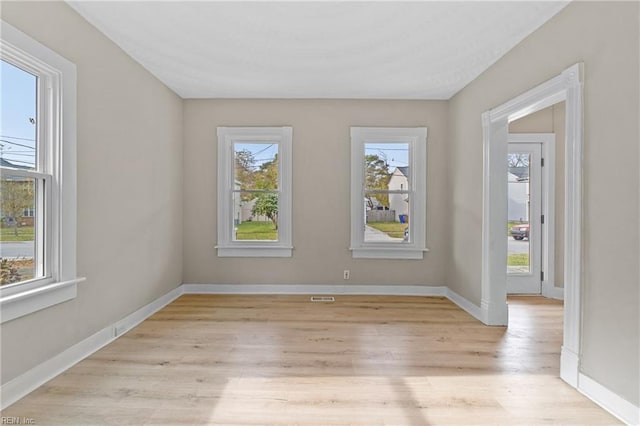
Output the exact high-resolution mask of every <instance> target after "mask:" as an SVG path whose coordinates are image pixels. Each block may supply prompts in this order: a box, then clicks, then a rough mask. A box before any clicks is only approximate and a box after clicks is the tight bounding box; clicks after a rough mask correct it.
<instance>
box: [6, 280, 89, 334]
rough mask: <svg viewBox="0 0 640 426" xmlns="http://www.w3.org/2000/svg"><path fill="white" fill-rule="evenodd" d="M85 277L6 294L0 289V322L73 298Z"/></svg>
mask: <svg viewBox="0 0 640 426" xmlns="http://www.w3.org/2000/svg"><path fill="white" fill-rule="evenodd" d="M85 279H86V278H76V279H73V280H69V281H63V282H56V283H52V284H47V285H42V286H38V287H35V288H32V289H27V290H24V291H15V292H11V294H7V293H9V292H7V291H0V311H1V312H2V314H1V315H0V324H1V323H5V322H7V321H11V320H13V319H16V318H20V317H22V316H25V315H29V314H31V313H33V312H36V311H39V310H42V309H45V308H48V307H50V306H53V305H57V304H59V303H62V302H66V301H68V300H71V299H75V297H76V295H77V284H78V283H79V282H82V281H84V280H85ZM3 290H5V289H3ZM6 290H8V289H6ZM11 290H13V289H11Z"/></svg>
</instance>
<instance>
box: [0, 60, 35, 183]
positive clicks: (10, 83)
mask: <svg viewBox="0 0 640 426" xmlns="http://www.w3.org/2000/svg"><path fill="white" fill-rule="evenodd" d="M0 76H1V80H0V87H2V90H0V162H1V163H2V166H3V167H13V168H18V169H30V170H33V169H35V168H36V164H37V162H36V127H37V126H36V119H37V117H36V111H37V98H36V90H37V82H38V78H37V77H36V76H34V75H32V74H30V73H28V72H26V71H23V70H21V69H20V68H17V67H15V66H13V65H11V64H10V63H8V62H5V61H0Z"/></svg>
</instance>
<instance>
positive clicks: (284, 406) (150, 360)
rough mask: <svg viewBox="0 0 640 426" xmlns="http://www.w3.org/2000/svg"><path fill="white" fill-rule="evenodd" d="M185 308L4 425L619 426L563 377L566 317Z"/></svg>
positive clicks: (204, 302) (367, 299)
mask: <svg viewBox="0 0 640 426" xmlns="http://www.w3.org/2000/svg"><path fill="white" fill-rule="evenodd" d="M509 312H510V326H509V328H508V329H507V328H504V327H486V326H483V325H482V324H480V323H479V322H478V321H476V320H475V319H473V318H472V317H470V316H469V315H468V314H466V313H465V312H463V311H462V310H460V309H459V308H458V307H456V306H455V305H454V304H452V303H451V302H450V301H448V300H446V299H444V298H434V297H386V296H337V297H336V301H335V303H311V302H309V297H307V296H215V295H189V296H182V297H180V298H179V299H178V300H176V301H175V302H173V303H172V304H170V305H169V306H167V307H166V308H164V309H163V310H161V311H160V312H158V313H157V314H155V315H154V316H153V317H151V318H149V319H148V320H146V321H145V322H144V323H142V324H141V325H140V326H138V327H137V328H135V329H134V330H132V331H130V332H129V333H127V334H126V335H124V336H123V337H121V338H120V339H118V340H117V341H115V342H114V343H112V344H110V345H108V346H107V347H105V348H104V349H102V350H100V351H99V352H97V353H95V354H94V355H92V356H91V357H89V358H87V359H85V360H84V361H82V362H80V363H79V364H77V365H76V366H74V367H73V368H71V369H70V370H68V371H67V372H65V373H64V374H62V375H60V376H58V377H57V378H55V379H53V380H51V381H50V382H49V383H47V384H46V385H45V386H42V387H41V388H39V389H38V390H36V391H35V392H33V393H32V394H30V395H28V396H27V397H25V398H24V399H22V400H20V401H18V402H17V403H15V404H14V405H12V406H11V407H9V408H8V409H6V410H5V411H4V412H3V413H2V415H3V416H20V417H27V418H33V419H34V420H35V422H36V424H38V425H47V424H65V425H66V424H71V425H94V424H95V425H102V424H109V425H123V424H134V425H142V424H166V425H179V424H194V425H200V424H243V425H247V424H261V425H276V424H286V425H291V424H305V425H306V424H314V425H334V424H341V425H342V424H361V425H380V424H385V425H449V424H464V425H474V424H527V425H530V424H579V425H588V424H617V423H618V422H617V421H616V419H615V418H613V417H612V416H610V415H609V414H608V413H606V412H605V411H604V410H602V409H601V408H599V407H598V406H596V405H595V404H594V403H593V402H591V401H589V400H588V399H587V398H586V397H584V396H582V395H581V394H580V393H579V392H577V391H576V390H574V389H573V388H571V387H570V386H568V385H567V384H565V383H564V382H563V381H562V380H560V379H559V378H558V372H559V358H560V354H559V351H560V344H561V341H562V305H561V303H559V302H556V301H552V300H547V299H543V298H540V297H513V298H510V304H509Z"/></svg>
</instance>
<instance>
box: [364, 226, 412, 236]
mask: <svg viewBox="0 0 640 426" xmlns="http://www.w3.org/2000/svg"><path fill="white" fill-rule="evenodd" d="M367 225H369V226H370V227H372V228H375V229H377V230H378V231H382V232H384V233H385V234H387V235H388V236H390V237H392V238H404V230H405V228H406V227H407V226H409V224H407V223H400V222H368V223H367Z"/></svg>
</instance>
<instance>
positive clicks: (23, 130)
mask: <svg viewBox="0 0 640 426" xmlns="http://www.w3.org/2000/svg"><path fill="white" fill-rule="evenodd" d="M0 77H1V80H2V81H1V82H0V85H1V88H2V90H1V95H0V163H1V164H0V171H1V176H0V231H1V236H0V257H1V266H2V271H1V276H0V313H1V318H0V319H1V321H2V322H5V321H9V320H11V319H14V318H18V317H20V316H22V315H26V314H29V313H31V312H34V311H37V310H40V309H43V308H46V307H48V306H51V305H54V304H57V303H61V302H64V301H66V300H70V299H72V298H74V297H75V296H76V283H77V282H78V281H80V280H79V279H78V278H77V277H76V270H75V268H76V264H75V262H76V258H75V244H76V195H75V191H76V177H75V176H76V170H75V161H76V158H75V109H76V108H75V90H76V69H75V65H73V64H72V63H71V62H69V61H67V60H66V59H64V58H63V57H61V56H60V55H58V54H56V53H55V52H53V51H51V50H50V49H48V48H46V47H45V46H43V45H41V44H40V43H38V42H36V41H35V40H33V39H31V38H30V37H28V36H27V35H25V34H24V33H22V32H20V31H18V30H17V29H15V28H13V27H12V26H10V25H9V24H7V23H5V22H2V38H1V40H0Z"/></svg>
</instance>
